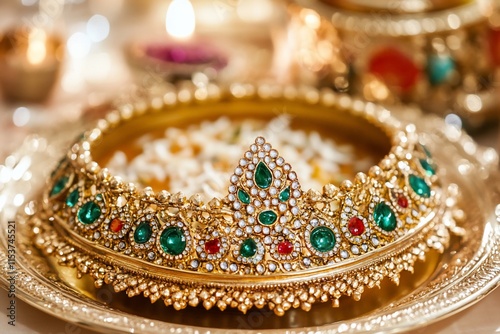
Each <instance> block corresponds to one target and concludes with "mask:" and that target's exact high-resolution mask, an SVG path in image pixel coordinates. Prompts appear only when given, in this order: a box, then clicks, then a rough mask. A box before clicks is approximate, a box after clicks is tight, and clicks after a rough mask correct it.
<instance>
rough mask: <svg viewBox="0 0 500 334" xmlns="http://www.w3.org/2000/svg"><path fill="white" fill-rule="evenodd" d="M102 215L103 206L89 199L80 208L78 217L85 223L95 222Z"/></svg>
mask: <svg viewBox="0 0 500 334" xmlns="http://www.w3.org/2000/svg"><path fill="white" fill-rule="evenodd" d="M100 216H101V208H100V207H99V205H97V204H96V203H95V202H94V201H89V202H87V203H85V204H84V205H82V207H81V208H80V210H78V219H79V220H80V221H81V222H82V223H83V224H85V225H89V224H92V223H95V222H96V221H97V219H99V217H100Z"/></svg>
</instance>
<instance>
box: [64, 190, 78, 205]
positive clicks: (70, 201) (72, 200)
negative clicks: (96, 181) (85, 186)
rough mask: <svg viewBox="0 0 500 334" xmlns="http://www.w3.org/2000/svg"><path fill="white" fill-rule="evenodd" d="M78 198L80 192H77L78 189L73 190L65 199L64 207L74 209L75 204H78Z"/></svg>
mask: <svg viewBox="0 0 500 334" xmlns="http://www.w3.org/2000/svg"><path fill="white" fill-rule="evenodd" d="M79 198H80V192H78V189H75V190H73V191H72V192H71V193H70V194H69V195H68V197H66V205H67V206H69V207H70V208H72V207H74V206H75V205H76V203H78V199H79Z"/></svg>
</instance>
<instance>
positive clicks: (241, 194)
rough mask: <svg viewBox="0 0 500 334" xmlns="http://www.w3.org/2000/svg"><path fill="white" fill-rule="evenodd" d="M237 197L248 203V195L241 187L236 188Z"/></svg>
mask: <svg viewBox="0 0 500 334" xmlns="http://www.w3.org/2000/svg"><path fill="white" fill-rule="evenodd" d="M238 199H239V200H240V202H241V203H243V204H250V195H248V194H247V192H246V191H244V190H242V189H238Z"/></svg>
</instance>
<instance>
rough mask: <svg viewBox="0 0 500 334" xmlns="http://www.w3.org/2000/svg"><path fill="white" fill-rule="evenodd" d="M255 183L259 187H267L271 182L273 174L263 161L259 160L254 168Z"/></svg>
mask: <svg viewBox="0 0 500 334" xmlns="http://www.w3.org/2000/svg"><path fill="white" fill-rule="evenodd" d="M254 178H255V184H257V186H258V187H259V188H261V189H267V188H269V187H270V186H271V184H272V183H273V175H272V174H271V171H270V170H269V168H268V167H267V166H266V164H265V163H264V162H262V161H261V162H259V163H258V164H257V168H256V169H255V175H254Z"/></svg>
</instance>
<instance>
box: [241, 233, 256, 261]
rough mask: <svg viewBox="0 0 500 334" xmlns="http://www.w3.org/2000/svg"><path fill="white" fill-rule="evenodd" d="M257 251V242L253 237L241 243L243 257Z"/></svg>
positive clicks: (252, 254) (250, 255) (247, 256)
mask: <svg viewBox="0 0 500 334" xmlns="http://www.w3.org/2000/svg"><path fill="white" fill-rule="evenodd" d="M256 253H257V243H256V242H255V240H253V239H252V238H248V239H246V240H245V241H243V242H242V243H241V246H240V254H241V256H243V257H246V258H249V257H252V256H254V255H255V254H256Z"/></svg>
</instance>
